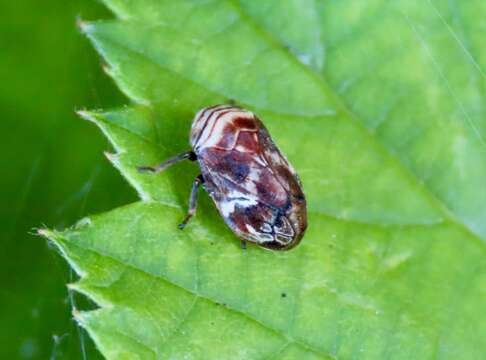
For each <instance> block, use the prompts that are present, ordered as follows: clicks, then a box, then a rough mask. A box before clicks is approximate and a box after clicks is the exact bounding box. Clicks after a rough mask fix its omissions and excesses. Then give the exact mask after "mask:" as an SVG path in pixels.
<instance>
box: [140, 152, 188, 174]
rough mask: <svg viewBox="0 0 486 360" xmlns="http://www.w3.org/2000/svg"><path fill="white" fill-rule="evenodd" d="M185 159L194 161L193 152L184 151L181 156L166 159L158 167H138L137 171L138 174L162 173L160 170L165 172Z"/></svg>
mask: <svg viewBox="0 0 486 360" xmlns="http://www.w3.org/2000/svg"><path fill="white" fill-rule="evenodd" d="M185 159H189V160H192V161H194V160H196V154H194V152H193V151H192V150H191V151H185V152H183V153H182V154H179V155H177V156H174V157H172V158H170V159H167V160H166V161H164V162H162V163H160V164H158V165H155V166H139V167H137V170H138V172H141V173H142V172H152V173H158V172H159V171H162V170H165V169H167V168H168V167H169V166H171V165H173V164H175V163H176V162H179V161H181V160H185Z"/></svg>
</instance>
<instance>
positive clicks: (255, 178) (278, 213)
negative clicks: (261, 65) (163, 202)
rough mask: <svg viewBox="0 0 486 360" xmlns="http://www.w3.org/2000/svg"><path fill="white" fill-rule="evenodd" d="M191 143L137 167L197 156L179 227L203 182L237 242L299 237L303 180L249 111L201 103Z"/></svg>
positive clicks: (274, 244) (289, 241)
mask: <svg viewBox="0 0 486 360" xmlns="http://www.w3.org/2000/svg"><path fill="white" fill-rule="evenodd" d="M190 144H191V146H192V150H190V151H186V152H184V153H182V154H180V155H177V156H175V157H173V158H171V159H168V160H166V161H164V162H163V163H161V164H159V165H156V166H142V167H139V168H138V169H139V171H141V172H145V171H150V172H159V171H161V170H164V169H166V168H167V167H168V166H170V165H172V164H174V163H176V162H178V161H181V160H184V159H189V160H192V161H196V160H197V161H198V163H199V166H200V168H201V174H200V175H199V176H197V177H196V179H195V180H194V183H193V185H192V191H191V195H190V200H189V211H188V213H187V216H186V218H185V219H184V221H183V222H182V223H181V224H180V225H179V228H181V229H183V228H184V227H185V225H186V224H187V222H188V221H189V219H190V218H191V217H192V216H193V215H194V214H195V211H196V198H197V190H198V188H199V185H201V184H202V186H203V188H204V189H205V190H206V191H207V192H208V193H209V195H210V197H211V198H212V199H213V201H214V203H215V205H216V207H217V208H218V210H219V213H220V214H221V216H222V217H223V219H224V221H225V222H226V224H227V225H228V226H229V227H230V228H231V230H233V232H234V233H235V234H236V235H237V236H238V237H239V238H241V239H242V240H243V243H242V244H245V243H244V241H250V242H253V243H256V244H258V245H259V246H262V247H264V248H267V249H273V250H287V249H290V248H292V247H294V246H296V245H297V244H298V243H299V242H300V240H301V239H302V237H303V235H304V232H305V230H306V228H307V210H306V201H305V197H304V193H303V191H302V185H301V183H300V180H299V177H298V176H297V174H296V173H295V171H294V169H293V168H292V166H291V165H290V164H289V162H288V161H287V159H286V158H285V157H284V156H283V155H282V153H281V152H280V150H279V149H278V148H277V146H276V145H275V144H274V143H273V141H272V139H271V138H270V135H269V133H268V131H267V129H266V128H265V126H264V125H263V123H262V122H261V121H260V120H259V119H258V118H257V117H256V116H255V115H254V114H253V113H252V112H250V111H247V110H244V109H241V108H238V107H235V106H232V105H216V106H211V107H208V108H205V109H202V110H201V111H199V112H198V113H197V114H196V116H195V118H194V121H193V123H192V128H191V133H190Z"/></svg>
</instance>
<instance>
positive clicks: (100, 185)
mask: <svg viewBox="0 0 486 360" xmlns="http://www.w3.org/2000/svg"><path fill="white" fill-rule="evenodd" d="M77 16H80V17H81V18H84V19H97V18H108V17H111V15H110V14H109V13H108V11H107V10H106V9H105V8H104V7H103V6H102V5H101V4H100V3H98V2H96V1H93V0H70V1H60V0H43V1H38V0H24V1H4V2H2V5H1V6H0V19H1V21H0V37H1V41H0V79H1V81H2V84H1V86H0V111H1V123H0V134H1V135H2V138H1V141H0V146H1V151H0V154H1V155H0V161H1V168H2V172H1V177H0V179H1V180H0V181H1V186H0V189H1V203H0V211H1V217H0V219H1V222H2V223H1V228H0V229H1V230H0V231H1V241H2V248H1V251H0V263H1V269H2V271H1V272H0V276H1V281H2V287H1V295H0V319H1V326H0V339H1V346H0V359H85V358H87V359H95V358H100V355H98V353H97V352H96V350H95V349H94V348H93V344H92V342H91V340H90V339H89V338H88V336H86V334H83V331H82V330H80V329H78V328H77V326H76V325H75V324H74V322H73V321H72V317H71V311H72V307H73V304H74V305H77V306H78V307H86V305H87V304H86V300H83V299H82V297H80V296H75V297H74V298H73V297H72V295H70V294H69V292H68V290H67V289H66V286H65V284H66V283H67V282H71V281H72V280H73V277H74V274H73V273H72V272H71V271H70V270H69V269H68V266H67V265H66V264H65V262H64V260H62V259H61V258H60V257H59V256H58V255H57V254H56V251H55V250H54V249H53V248H51V247H50V246H49V244H47V243H46V241H45V240H43V239H41V238H40V237H37V236H34V235H33V233H34V231H35V230H34V228H35V227H41V226H42V225H43V224H45V225H48V226H49V227H55V228H62V227H65V226H68V225H71V224H73V223H74V222H75V221H76V220H78V219H79V218H81V217H82V216H85V215H87V214H92V213H98V212H101V211H105V210H108V209H111V208H113V207H115V206H118V205H120V204H124V203H127V202H130V201H132V200H134V199H135V193H134V191H132V190H131V189H130V188H129V187H128V185H126V183H125V182H124V180H123V179H122V178H121V176H119V175H118V174H117V171H116V170H115V169H113V168H112V167H111V166H110V165H109V164H108V162H107V161H106V160H105V159H104V156H103V154H102V151H103V150H106V149H109V146H108V143H107V141H106V140H105V139H104V137H103V136H102V134H101V133H100V132H99V131H98V130H97V129H96V128H95V127H94V126H93V125H92V124H90V123H88V122H86V121H83V120H80V119H79V118H78V117H77V116H76V115H75V113H74V112H75V110H76V109H80V108H84V107H86V108H90V109H91V108H101V107H102V108H110V107H114V106H120V105H122V104H123V103H126V100H125V99H124V98H123V96H122V95H121V94H120V93H119V91H117V90H116V88H115V86H114V85H113V84H112V82H111V80H110V79H109V78H108V77H107V76H106V75H105V74H103V72H102V70H101V64H100V60H99V57H98V56H97V54H96V53H95V51H94V50H93V48H92V46H91V45H90V44H89V42H88V41H87V39H85V38H84V37H83V36H82V35H81V34H80V33H79V31H78V30H77V28H76V17H77ZM81 302H83V303H82V304H81Z"/></svg>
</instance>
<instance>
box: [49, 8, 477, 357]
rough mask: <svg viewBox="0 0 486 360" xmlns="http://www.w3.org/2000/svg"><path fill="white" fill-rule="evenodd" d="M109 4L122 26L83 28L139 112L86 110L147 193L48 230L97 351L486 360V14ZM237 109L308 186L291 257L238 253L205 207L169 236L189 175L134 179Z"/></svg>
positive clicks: (179, 170)
mask: <svg viewBox="0 0 486 360" xmlns="http://www.w3.org/2000/svg"><path fill="white" fill-rule="evenodd" d="M105 2H106V3H107V5H108V6H109V7H110V8H111V9H112V10H113V11H114V13H115V14H116V15H117V17H118V19H117V20H111V21H100V22H95V23H87V24H84V25H83V30H84V32H85V33H86V34H87V35H88V36H89V38H90V39H91V40H92V42H93V44H94V45H95V47H96V48H97V49H98V51H99V52H100V53H101V54H102V56H103V58H104V59H105V61H106V62H107V70H108V72H109V73H110V74H111V75H112V77H113V78H114V80H115V81H116V82H117V84H118V85H119V87H120V89H121V90H122V91H123V92H124V93H125V94H127V95H128V97H129V98H130V99H131V100H132V101H133V103H134V104H133V106H132V107H130V108H126V109H122V110H115V111H108V112H83V113H82V114H81V115H83V116H84V117H85V118H87V119H89V120H91V121H93V122H94V123H96V124H97V125H98V126H99V127H100V128H101V130H102V131H103V132H104V133H105V134H106V135H107V137H108V138H109V139H110V141H111V142H112V144H113V146H114V148H115V149H116V154H113V155H110V156H109V158H110V160H111V161H112V162H113V164H114V165H115V166H116V167H117V168H118V169H119V170H120V172H121V173H122V174H123V176H125V177H126V178H127V180H128V181H129V182H130V183H131V184H132V185H133V186H134V187H135V188H136V190H137V191H138V193H139V194H140V197H141V199H142V200H143V201H141V202H139V203H135V204H131V205H128V206H126V207H124V208H119V209H115V210H113V211H112V212H109V213H106V214H102V215H99V216H93V217H90V218H88V219H84V220H83V221H81V222H80V223H79V224H78V225H77V226H76V227H74V228H72V229H69V230H66V231H64V232H50V231H44V234H45V235H47V236H49V237H50V238H52V239H53V240H54V242H55V243H56V244H58V246H59V247H60V249H61V250H62V252H63V254H64V256H65V257H66V258H67V259H68V261H69V262H70V263H71V264H72V266H73V267H74V268H75V269H77V271H78V273H79V274H80V275H81V281H80V282H79V283H77V284H75V285H73V286H74V287H75V288H76V289H78V290H79V291H81V292H83V293H85V294H86V295H87V296H89V297H91V298H92V299H93V300H94V301H95V302H97V303H98V304H100V309H99V310H97V311H95V312H85V313H80V314H77V318H78V319H79V321H80V323H81V324H82V325H83V326H85V327H86V328H87V329H88V331H89V332H90V334H91V335H92V337H93V338H94V339H95V341H96V343H97V344H98V346H99V348H100V350H101V351H102V353H103V354H104V355H105V356H107V357H108V358H117V359H118V358H123V357H125V358H137V357H139V358H161V359H162V358H170V357H172V358H183V357H188V358H242V359H247V358H272V357H273V358H289V359H292V358H370V359H376V358H390V357H393V358H402V357H403V358H432V357H439V358H471V359H473V358H479V357H480V356H481V354H484V352H485V350H486V349H485V345H484V342H483V340H482V338H483V336H482V334H484V333H486V321H485V319H484V315H483V314H484V313H485V311H484V310H485V306H484V298H485V295H486V272H485V265H486V264H485V260H484V259H485V257H484V255H485V244H484V241H485V239H486V221H485V220H486V205H485V204H486V192H485V191H483V186H484V183H485V180H486V145H485V142H484V139H483V137H484V135H485V121H486V119H485V117H484V109H483V106H484V86H485V75H484V72H483V70H482V69H483V68H484V65H485V62H486V54H485V52H484V50H482V48H481V47H480V46H479V45H480V37H479V36H478V32H480V31H481V29H482V30H483V35H484V22H481V21H480V20H479V18H478V13H479V12H478V10H475V8H474V6H473V5H475V6H476V7H477V9H482V10H486V9H485V7H484V4H481V3H480V2H479V1H471V2H467V4H465V3H461V4H454V2H451V1H449V2H432V1H425V2H409V1H396V2H392V3H389V2H384V1H369V2H366V3H364V2H358V1H339V2H338V1H328V2H317V1H315V2H314V1H312V0H301V1H297V0H293V1H288V2H281V1H276V0H275V1H266V2H265V4H263V5H262V4H260V3H258V2H252V1H243V0H242V1H240V2H237V1H178V2H172V1H160V0H159V1H155V0H145V1H138V2H132V1H115V0H106V1H105ZM474 19H477V21H474ZM466 20H467V21H466ZM481 26H482V28H481ZM230 100H234V101H236V103H238V104H240V105H242V106H244V107H247V108H249V109H251V110H253V111H255V112H256V113H257V114H258V115H259V116H260V117H261V118H262V119H263V121H264V122H265V124H266V125H267V127H268V128H269V130H270V133H271V134H272V136H273V138H274V140H275V141H276V143H277V144H278V145H279V146H280V147H281V149H282V150H283V151H284V153H285V154H286V155H287V156H288V157H289V160H290V161H291V162H292V164H293V165H294V166H295V168H296V169H297V171H298V173H299V174H300V176H301V178H302V181H303V183H304V188H305V192H306V196H307V199H308V207H309V230H308V233H307V235H306V236H305V238H304V240H303V242H302V243H301V245H299V246H298V247H297V248H295V249H294V250H292V251H289V252H284V253H281V252H269V251H265V250H262V249H259V248H257V247H253V246H250V247H249V248H248V249H247V251H242V250H241V249H240V247H239V242H238V240H237V239H236V238H235V237H234V235H232V233H231V232H230V231H229V229H227V228H226V227H225V226H224V223H223V221H222V220H221V219H220V218H219V215H218V214H217V212H216V210H215V209H214V206H213V205H212V204H211V203H210V200H209V198H208V197H207V195H205V194H204V195H203V194H201V196H200V200H201V201H200V204H199V208H198V215H197V217H196V219H194V221H191V223H190V226H188V227H187V228H186V230H184V232H181V231H179V230H177V224H178V222H180V220H181V219H182V218H183V216H184V212H185V211H186V208H187V207H186V202H187V198H188V195H189V188H190V184H191V182H192V179H193V178H194V177H195V176H196V175H197V174H198V172H197V167H196V166H194V164H181V165H178V166H175V167H173V168H171V169H168V170H167V171H165V172H164V173H163V174H160V175H156V176H150V175H147V174H138V173H137V172H136V166H138V165H145V164H153V163H156V162H160V161H162V160H164V159H166V158H167V157H168V156H171V155H174V154H177V153H178V152H181V151H184V150H187V149H188V141H187V138H188V132H189V127H190V124H191V121H192V117H193V116H194V113H195V112H196V111H197V110H198V109H200V108H202V107H205V106H208V105H212V104H216V103H223V102H228V101H230Z"/></svg>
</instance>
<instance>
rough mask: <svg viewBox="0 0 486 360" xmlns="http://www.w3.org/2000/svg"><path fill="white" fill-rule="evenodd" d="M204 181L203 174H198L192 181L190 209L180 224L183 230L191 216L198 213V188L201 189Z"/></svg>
mask: <svg viewBox="0 0 486 360" xmlns="http://www.w3.org/2000/svg"><path fill="white" fill-rule="evenodd" d="M203 182H204V179H203V177H202V175H198V176H196V178H195V179H194V182H193V183H192V189H191V196H190V197H189V210H188V211H187V215H186V217H185V218H184V220H183V221H182V223H180V224H179V229H181V230H183V229H184V228H185V227H186V225H187V222H188V221H189V220H190V219H191V217H193V216H194V214H195V213H196V205H197V202H196V201H197V190H198V189H199V185H201V184H202V183H203Z"/></svg>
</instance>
